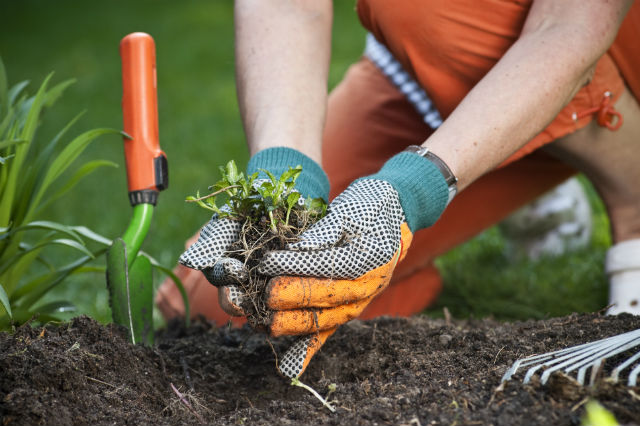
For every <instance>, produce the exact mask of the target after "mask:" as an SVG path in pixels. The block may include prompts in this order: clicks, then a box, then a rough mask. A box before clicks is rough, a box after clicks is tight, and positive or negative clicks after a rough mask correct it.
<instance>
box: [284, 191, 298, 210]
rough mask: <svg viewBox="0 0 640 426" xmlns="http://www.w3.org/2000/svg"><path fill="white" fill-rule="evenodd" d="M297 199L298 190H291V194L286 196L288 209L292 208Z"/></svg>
mask: <svg viewBox="0 0 640 426" xmlns="http://www.w3.org/2000/svg"><path fill="white" fill-rule="evenodd" d="M299 199H300V193H299V192H292V193H291V194H289V196H287V206H288V207H289V209H291V208H293V206H295V205H296V204H297V203H298V200H299Z"/></svg>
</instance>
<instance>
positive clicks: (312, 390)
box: [291, 377, 336, 413]
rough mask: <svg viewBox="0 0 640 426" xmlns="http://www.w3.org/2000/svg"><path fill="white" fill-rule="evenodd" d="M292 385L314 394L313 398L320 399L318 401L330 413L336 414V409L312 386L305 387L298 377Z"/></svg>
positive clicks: (292, 380) (292, 381) (293, 380)
mask: <svg viewBox="0 0 640 426" xmlns="http://www.w3.org/2000/svg"><path fill="white" fill-rule="evenodd" d="M291 385H292V386H299V387H301V388H304V389H306V390H308V391H309V392H311V393H312V394H313V396H315V397H316V398H318V400H319V401H320V402H322V405H324V406H325V407H327V408H328V409H329V411H331V412H332V413H335V412H336V409H335V408H333V406H331V404H329V402H327V400H326V399H324V398H323V397H322V396H320V394H319V393H318V392H316V391H315V389H313V388H312V387H311V386H308V385H305V384H304V383H302V382H301V381H300V379H298V378H297V377H294V378H293V379H291Z"/></svg>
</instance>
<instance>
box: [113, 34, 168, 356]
mask: <svg viewBox="0 0 640 426" xmlns="http://www.w3.org/2000/svg"><path fill="white" fill-rule="evenodd" d="M155 56H156V55H155V43H154V41H153V38H151V36H150V35H148V34H145V33H133V34H129V35H128V36H126V37H125V38H123V39H122V41H121V42H120V57H121V59H122V89H123V90H122V112H123V118H124V120H123V121H124V132H125V134H126V135H125V137H124V152H125V163H126V168H127V181H128V188H129V201H130V203H131V206H132V207H133V216H132V218H131V220H130V222H129V226H128V227H127V229H126V231H125V232H124V235H123V236H122V238H116V239H115V240H114V241H113V244H112V246H111V248H110V249H109V251H108V252H107V287H108V288H109V296H110V303H111V310H112V314H113V321H114V322H115V323H117V324H120V325H122V326H124V327H126V328H127V329H128V330H129V337H130V339H131V341H132V342H133V343H143V344H147V345H150V344H152V343H153V321H152V311H153V310H152V307H153V281H152V273H151V262H150V261H149V259H148V258H147V257H145V256H141V255H138V252H139V250H140V246H141V245H142V242H143V241H144V238H145V236H146V235H147V232H148V231H149V227H150V224H151V218H152V213H153V208H154V206H155V204H156V201H157V199H158V192H159V191H162V190H163V189H166V188H167V186H168V168H167V157H166V156H165V154H164V152H162V150H161V149H160V145H159V140H158V106H157V93H156V85H157V81H156V58H155Z"/></svg>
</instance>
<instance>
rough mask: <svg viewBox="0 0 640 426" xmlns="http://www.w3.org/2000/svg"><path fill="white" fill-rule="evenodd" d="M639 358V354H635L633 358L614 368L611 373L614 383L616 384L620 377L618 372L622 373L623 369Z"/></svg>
mask: <svg viewBox="0 0 640 426" xmlns="http://www.w3.org/2000/svg"><path fill="white" fill-rule="evenodd" d="M639 358H640V352H638V353H637V354H635V355H634V356H632V357H631V358H629V359H628V360H626V361H625V362H623V363H622V364H620V365H619V366H617V367H616V368H614V369H613V371H612V372H611V379H613V381H614V382H617V381H618V378H619V376H620V372H622V370H624V369H625V368H627V367H628V366H630V365H631V364H633V363H634V362H635V361H636V360H637V359H639Z"/></svg>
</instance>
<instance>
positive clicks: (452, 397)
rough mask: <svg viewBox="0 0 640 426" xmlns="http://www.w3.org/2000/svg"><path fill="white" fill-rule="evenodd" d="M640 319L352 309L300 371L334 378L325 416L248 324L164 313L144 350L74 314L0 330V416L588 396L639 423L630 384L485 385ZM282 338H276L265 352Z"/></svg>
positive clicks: (443, 405)
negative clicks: (475, 316) (517, 364)
mask: <svg viewBox="0 0 640 426" xmlns="http://www.w3.org/2000/svg"><path fill="white" fill-rule="evenodd" d="M638 328H640V317H634V316H631V315H619V316H615V317H607V316H602V315H598V314H588V315H575V314H574V315H571V316H568V317H563V318H554V319H549V320H544V321H527V322H518V323H500V322H497V321H493V320H488V319H487V320H468V321H451V322H446V321H444V320H434V319H430V318H427V317H415V318H409V319H401V318H389V317H383V318H379V319H376V320H371V321H352V322H350V323H348V324H347V325H345V326H343V327H341V328H340V329H339V330H338V332H337V333H336V334H335V335H334V336H333V337H332V338H331V339H330V340H329V341H328V342H327V344H326V345H325V346H324V347H323V349H322V351H320V353H318V354H317V355H316V356H315V357H314V359H313V361H312V362H311V364H310V366H309V368H308V369H307V372H306V373H305V374H304V375H303V377H302V380H303V381H304V382H305V383H307V384H309V385H311V386H312V387H314V388H315V389H316V390H317V391H318V392H319V393H321V394H323V395H325V394H326V393H327V392H328V387H329V385H330V384H332V383H335V385H336V391H335V392H334V393H332V394H331V396H330V398H329V399H330V400H332V403H333V405H334V406H335V407H336V409H337V412H336V413H335V414H332V413H330V412H329V411H328V410H327V409H326V408H324V407H323V406H322V405H321V404H320V403H319V402H318V401H317V400H316V399H315V398H313V396H311V395H310V394H309V393H308V392H306V391H305V390H303V389H300V388H296V387H292V386H290V385H289V381H288V380H285V379H283V378H282V377H280V376H278V375H277V374H276V369H275V368H274V367H275V357H274V354H273V352H272V349H271V347H270V344H269V343H268V342H267V340H266V337H265V335H263V334H259V333H255V332H254V331H253V330H251V329H250V328H249V327H245V328H242V329H233V328H228V327H223V328H216V327H215V326H212V325H211V324H209V323H207V322H206V321H203V320H201V321H196V322H194V323H193V325H192V326H191V327H189V328H185V327H184V326H183V325H182V323H181V322H178V321H175V322H172V323H171V324H170V325H169V327H168V328H167V329H166V330H164V331H161V332H160V333H159V335H158V336H157V339H156V341H157V343H156V346H155V347H154V348H146V347H141V346H134V345H131V344H129V343H128V342H127V339H126V334H125V333H124V330H122V329H120V328H118V327H117V326H114V325H108V326H103V325H100V324H98V323H96V322H95V321H93V320H91V319H89V318H86V317H80V318H76V319H74V320H73V321H71V322H70V323H66V324H63V325H60V326H54V325H47V326H45V327H30V326H23V327H20V328H19V329H18V330H17V331H16V332H15V333H14V334H7V333H0V419H1V420H0V424H2V425H27V424H33V425H39V424H43V425H44V424H47V425H51V424H65V425H87V424H92V425H103V424H104V425H106V424H136V425H152V424H153V425H158V424H167V425H168V424H171V425H191V424H193V425H196V424H203V423H206V424H211V425H241V424H252V425H275V424H279V425H287V424H291V425H298V424H305V425H306V424H309V425H372V424H379V425H425V426H426V425H451V424H456V425H489V424H492V425H496V426H498V425H505V426H506V425H508V426H514V425H579V424H580V416H581V415H582V413H583V411H584V402H585V401H586V400H587V398H589V397H593V398H595V399H597V400H598V401H600V402H601V403H602V404H603V405H604V406H605V407H606V408H607V409H609V410H611V411H612V412H613V413H614V414H615V415H616V417H617V419H618V421H620V422H621V423H623V424H640V388H638V387H635V388H629V387H627V386H624V385H620V384H616V385H614V384H610V383H607V382H599V383H598V384H597V385H596V386H594V387H578V386H575V385H574V384H573V383H572V381H571V380H570V379H566V378H564V377H562V376H561V375H558V376H555V377H554V380H552V383H551V384H550V385H547V386H541V385H540V384H539V383H534V384H533V385H530V386H525V385H522V384H521V383H520V381H512V382H508V383H507V384H506V386H504V389H502V390H501V391H497V390H496V389H497V388H498V386H499V385H500V379H501V377H502V375H503V374H504V372H505V371H506V369H507V368H508V367H509V366H510V365H511V363H512V362H513V361H514V360H516V359H518V358H520V357H523V356H526V355H530V354H533V353H541V352H547V351H551V350H555V349H560V348H563V347H566V346H572V345H576V344H581V343H585V342H590V341H593V340H597V339H600V338H603V337H608V336H612V335H615V334H620V333H623V332H626V331H630V330H634V329H638ZM288 343H290V340H287V339H284V340H277V341H275V342H273V344H274V345H275V349H276V351H279V350H282V349H284V348H285V347H286V346H287V344H288ZM636 350H637V348H636ZM627 356H629V354H627ZM519 378H520V379H521V378H522V376H521V375H520V376H519ZM173 387H175V388H176V390H177V391H178V392H179V393H180V395H182V397H179V396H178V394H177V393H176V392H175V391H174V390H173ZM184 401H186V402H188V403H189V405H190V407H188V406H187V404H185V402H184Z"/></svg>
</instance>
